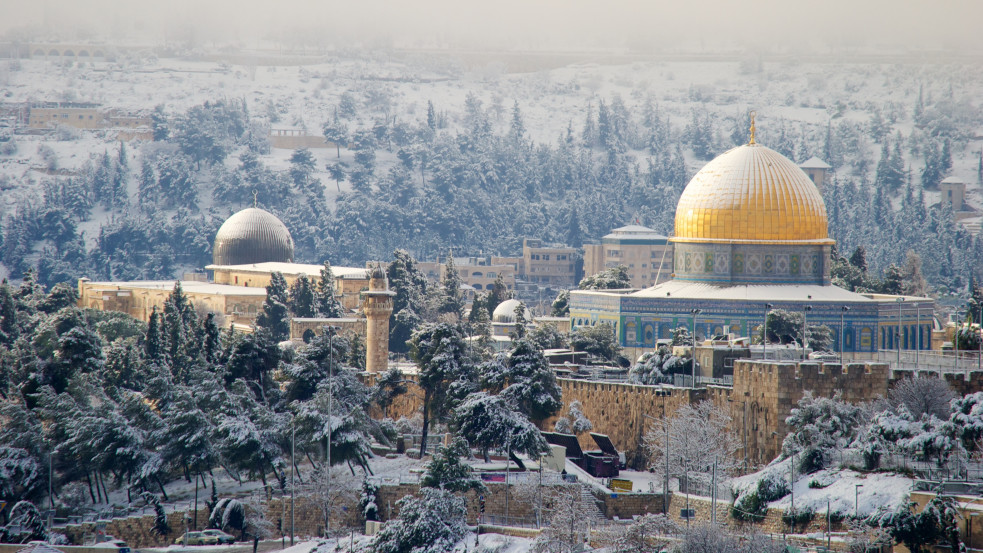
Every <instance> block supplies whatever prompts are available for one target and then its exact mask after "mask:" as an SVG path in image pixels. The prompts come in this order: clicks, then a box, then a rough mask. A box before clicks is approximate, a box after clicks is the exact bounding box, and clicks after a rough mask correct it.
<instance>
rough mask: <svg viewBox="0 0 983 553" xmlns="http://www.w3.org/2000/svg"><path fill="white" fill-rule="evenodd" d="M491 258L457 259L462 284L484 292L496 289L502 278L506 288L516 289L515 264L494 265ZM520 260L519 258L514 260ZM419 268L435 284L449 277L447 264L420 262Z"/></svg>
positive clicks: (455, 262) (455, 264) (455, 261)
mask: <svg viewBox="0 0 983 553" xmlns="http://www.w3.org/2000/svg"><path fill="white" fill-rule="evenodd" d="M494 259H496V258H493V257H491V256H478V257H455V258H454V267H455V268H456V269H457V273H458V275H460V277H461V282H462V283H464V284H466V285H468V286H470V287H472V288H474V290H475V292H484V291H487V290H492V289H493V288H495V281H496V280H497V279H498V278H499V277H501V278H502V282H503V283H504V284H505V288H506V289H508V290H512V289H514V288H515V273H516V270H515V264H514V263H498V264H496V263H494ZM513 259H518V258H513ZM417 268H419V269H420V271H421V272H422V273H423V274H425V275H427V278H428V279H430V280H431V281H433V282H440V281H442V280H443V279H444V277H445V276H446V275H447V264H446V263H439V262H434V261H420V262H418V263H417Z"/></svg>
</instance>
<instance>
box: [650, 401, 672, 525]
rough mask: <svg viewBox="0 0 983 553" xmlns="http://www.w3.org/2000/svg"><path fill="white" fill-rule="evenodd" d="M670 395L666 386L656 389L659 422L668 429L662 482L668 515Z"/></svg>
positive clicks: (663, 502)
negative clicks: (658, 401)
mask: <svg viewBox="0 0 983 553" xmlns="http://www.w3.org/2000/svg"><path fill="white" fill-rule="evenodd" d="M669 395H672V392H670V391H669V390H666V389H665V388H660V389H658V390H656V391H655V396H656V397H661V398H662V420H660V421H659V422H660V423H661V424H662V427H663V428H664V429H665V431H666V474H665V478H664V481H663V483H662V512H663V513H664V514H665V515H666V516H668V515H669V424H668V423H667V422H666V396H669ZM644 416H646V417H648V418H650V419H652V420H657V419H656V418H655V417H652V416H650V415H644Z"/></svg>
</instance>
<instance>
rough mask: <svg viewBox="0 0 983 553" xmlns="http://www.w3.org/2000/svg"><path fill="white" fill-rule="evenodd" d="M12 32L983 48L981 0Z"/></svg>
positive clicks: (8, 1)
mask: <svg viewBox="0 0 983 553" xmlns="http://www.w3.org/2000/svg"><path fill="white" fill-rule="evenodd" d="M0 13H3V14H5V15H4V17H0V30H2V31H6V32H8V33H10V36H12V37H15V38H16V37H24V38H29V39H36V38H38V36H39V34H40V35H41V36H47V37H49V38H59V39H86V38H95V37H103V36H110V37H113V38H115V39H126V40H127V41H134V40H137V41H145V42H148V43H153V44H160V43H165V42H180V43H184V44H191V45H198V46H206V45H210V44H211V45H234V46H243V47H257V46H260V45H261V44H263V43H264V42H267V41H273V42H275V43H279V45H280V46H290V45H299V44H308V45H314V44H318V45H326V46H334V47H345V46H353V45H363V46H365V45H369V46H373V45H374V46H379V45H386V46H395V47H427V48H431V47H437V48H489V49H509V50H521V49H542V50H553V49H560V50H584V49H588V50H590V49H622V50H630V51H634V52H638V53H648V52H653V51H667V50H668V51H687V52H694V51H733V50H745V51H752V52H759V53H775V52H794V53H830V52H840V53H842V52H851V51H863V50H875V51H880V52H884V51H892V52H897V53H908V52H926V51H928V52H938V51H949V52H958V51H965V50H979V43H978V41H976V40H975V33H974V27H975V24H976V23H977V22H978V21H980V19H981V16H983V3H980V2H977V1H973V0H942V1H939V2H925V1H921V0H865V1H863V2H850V1H847V0H832V1H826V2H812V1H810V2H787V1H780V0H754V1H751V2H733V1H730V0H694V1H691V2H685V3H684V2H664V1H653V2H642V1H638V0H634V1H633V0H613V1H609V2H592V1H588V0H537V1H535V2H527V1H522V0H503V1H500V2H481V3H479V2H461V1H456V0H423V1H417V2H392V1H386V0H364V1H359V2H341V1H338V0H327V1H314V0H285V1H278V2H261V1H257V0H207V1H193V0H174V1H171V2H157V3H152V2H145V1H140V2H132V1H124V0H39V1H35V2H22V1H18V0H3V1H2V2H0Z"/></svg>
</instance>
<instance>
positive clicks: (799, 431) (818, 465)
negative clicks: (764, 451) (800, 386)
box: [782, 392, 864, 473]
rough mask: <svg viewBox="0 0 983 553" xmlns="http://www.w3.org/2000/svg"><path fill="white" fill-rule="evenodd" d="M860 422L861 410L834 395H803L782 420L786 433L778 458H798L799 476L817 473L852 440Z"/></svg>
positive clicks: (862, 414) (861, 419)
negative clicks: (786, 429) (793, 456)
mask: <svg viewBox="0 0 983 553" xmlns="http://www.w3.org/2000/svg"><path fill="white" fill-rule="evenodd" d="M863 423H864V413H863V410H862V409H861V408H860V407H857V406H855V405H851V404H849V403H846V402H844V401H843V400H841V399H840V395H839V394H838V393H837V395H836V396H834V397H832V398H829V397H813V395H812V394H811V393H808V392H807V393H806V395H805V397H803V398H802V399H800V400H799V403H798V406H797V407H795V408H793V409H792V410H791V412H790V413H789V416H788V417H786V418H785V424H787V425H788V426H789V429H790V432H789V434H788V435H787V436H785V441H784V442H782V455H783V456H784V457H788V456H790V455H793V454H795V455H798V464H799V470H800V471H801V472H803V473H812V472H815V471H817V470H821V469H823V468H825V467H827V466H829V463H830V461H831V460H832V458H833V455H834V453H835V452H836V451H838V450H839V449H842V448H844V447H846V446H847V445H849V444H850V443H851V442H852V441H853V440H854V438H856V436H857V432H858V431H859V430H860V429H861V426H862V425H863Z"/></svg>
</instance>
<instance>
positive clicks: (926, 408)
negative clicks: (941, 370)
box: [887, 376, 956, 420]
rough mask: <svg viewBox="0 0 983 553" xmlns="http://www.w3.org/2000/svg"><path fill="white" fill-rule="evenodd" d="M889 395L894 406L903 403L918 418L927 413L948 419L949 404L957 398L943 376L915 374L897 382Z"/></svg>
mask: <svg viewBox="0 0 983 553" xmlns="http://www.w3.org/2000/svg"><path fill="white" fill-rule="evenodd" d="M887 397H888V401H889V402H890V403H891V405H892V406H893V407H895V408H898V407H900V406H902V405H903V406H904V408H905V409H906V410H907V411H908V413H910V414H911V416H912V417H913V418H914V419H916V420H917V419H920V418H921V417H922V415H923V414H926V413H927V414H930V415H934V416H936V417H938V418H940V419H946V418H948V417H949V404H950V402H951V401H952V400H953V399H955V398H956V393H955V391H953V389H952V387H951V386H949V384H948V383H947V382H946V381H945V380H943V379H941V378H936V377H932V376H927V377H922V376H915V377H913V378H904V379H901V380H899V381H898V382H896V383H895V384H894V386H892V387H891V389H890V390H889V391H888V394H887Z"/></svg>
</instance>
